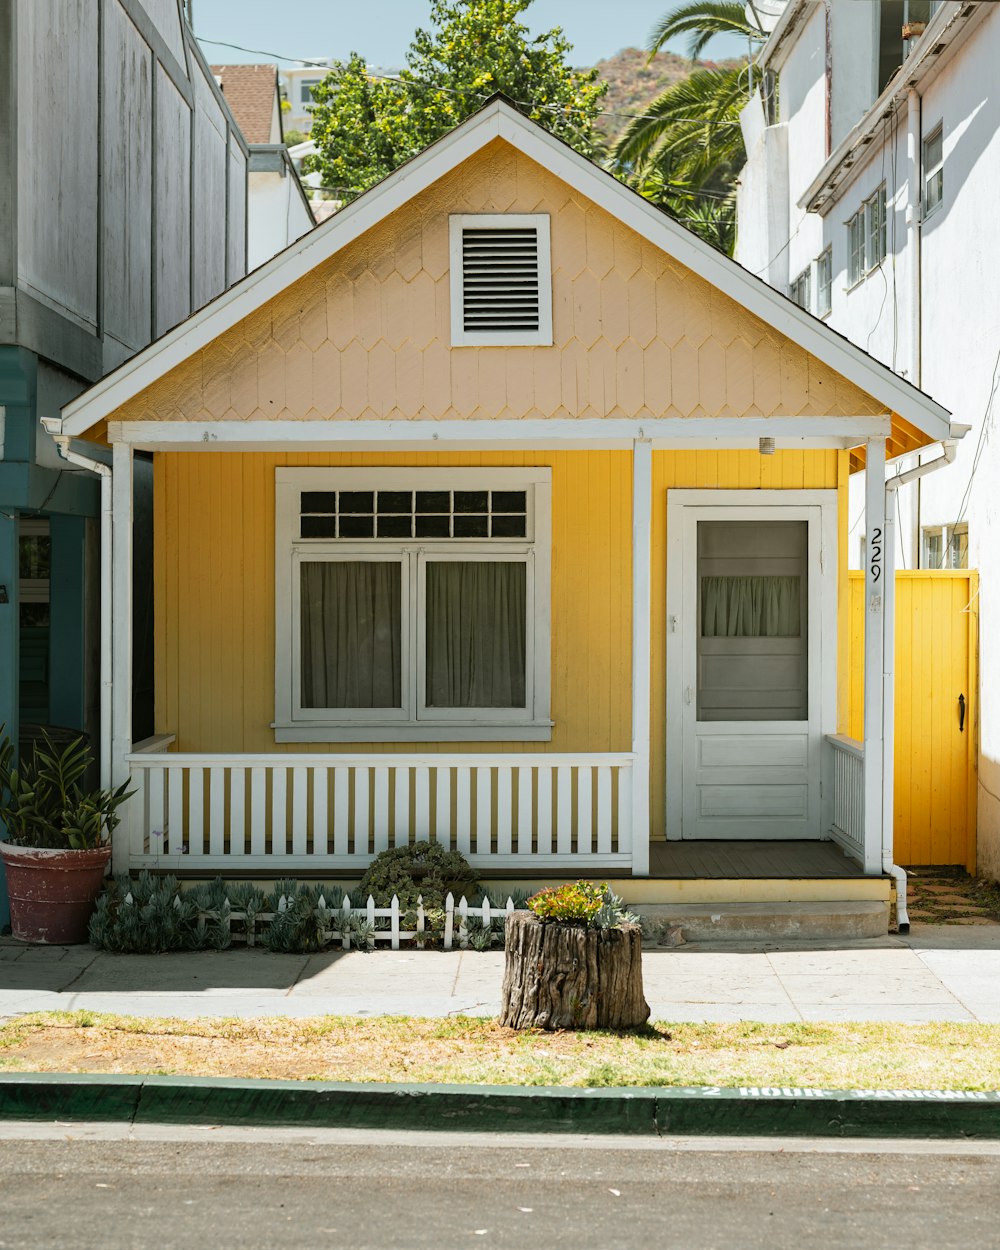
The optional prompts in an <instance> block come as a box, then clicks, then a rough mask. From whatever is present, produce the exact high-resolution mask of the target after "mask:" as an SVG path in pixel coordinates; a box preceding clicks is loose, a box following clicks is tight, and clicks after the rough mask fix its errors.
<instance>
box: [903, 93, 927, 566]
mask: <svg viewBox="0 0 1000 1250" xmlns="http://www.w3.org/2000/svg"><path fill="white" fill-rule="evenodd" d="M921 129H922V117H921V99H920V92H919V91H917V90H916V88H915V87H911V88H910V89H909V91H907V93H906V233H907V242H908V244H909V259H910V265H909V269H910V273H909V280H910V374H909V380H910V381H911V382H912V383H913V385H914V386H920V385H921V384H922V380H923V359H922V351H921V347H922V344H921V331H922V316H923V309H922V300H921V296H922V291H921V277H922V272H923V271H922V268H921V265H922V261H921V255H920V245H921V238H920V217H921V198H922V195H921V190H922V189H921V183H920V158H921V151H920V142H921ZM917 463H918V464H919V463H920V456H919V454H918V455H917ZM916 495H917V498H916V505H915V507H914V510H913V511H914V521H913V525H914V534H913V553H914V559H913V567H914V568H917V569H919V568H920V555H921V546H922V544H921V542H920V502H921V500H920V481H919V478H918V480H917V490H916Z"/></svg>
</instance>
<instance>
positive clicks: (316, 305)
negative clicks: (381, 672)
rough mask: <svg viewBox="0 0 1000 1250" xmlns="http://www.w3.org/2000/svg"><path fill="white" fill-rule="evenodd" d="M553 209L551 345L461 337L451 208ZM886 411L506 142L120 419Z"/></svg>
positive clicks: (444, 180) (459, 171)
mask: <svg viewBox="0 0 1000 1250" xmlns="http://www.w3.org/2000/svg"><path fill="white" fill-rule="evenodd" d="M479 212H482V213H498V212H511V213H548V214H550V216H551V218H552V267H553V274H552V283H553V289H552V293H553V322H554V346H553V347H512V348H499V347H488V348H476V347H466V348H452V347H451V346H450V335H451V326H450V310H449V290H448V285H449V274H448V264H449V257H448V218H449V215H450V214H453V213H479ZM880 411H884V408H883V407H882V405H880V404H877V403H875V402H874V401H873V400H872V399H871V398H870V397H869V396H868V395H866V394H865V393H864V392H862V391H860V390H859V389H858V388H857V387H855V386H853V385H852V384H850V383H848V382H846V381H844V380H843V379H842V378H841V377H840V376H839V375H838V374H836V373H835V372H834V371H833V370H831V369H830V368H829V367H827V366H826V365H824V364H822V363H821V362H819V361H818V360H816V359H815V358H814V357H811V356H810V355H809V354H808V353H807V352H805V351H803V350H802V349H801V348H800V347H797V346H796V345H794V344H792V343H790V342H789V341H788V340H786V339H784V338H783V337H782V336H781V335H780V334H778V333H776V332H775V331H773V330H772V329H770V328H769V327H768V326H767V325H766V324H765V323H764V322H763V321H761V320H760V319H759V318H757V317H754V316H752V315H751V314H749V313H747V312H746V311H745V310H744V309H743V308H742V307H741V306H740V305H738V304H736V303H735V302H734V301H733V300H731V299H729V297H727V296H725V295H722V294H720V293H719V292H718V291H717V290H715V289H714V288H713V287H711V286H710V285H709V284H708V283H706V282H705V281H704V280H703V279H701V278H698V277H697V276H696V275H694V274H693V273H691V272H690V271H689V270H687V269H685V268H684V267H683V266H681V265H680V264H678V263H677V262H675V261H673V260H671V259H670V258H669V257H668V256H666V255H665V254H664V253H663V252H661V251H659V249H657V248H655V247H653V246H652V245H650V244H648V243H646V242H645V241H644V240H642V239H640V238H639V236H638V235H636V234H635V233H634V232H633V231H631V230H629V229H628V228H627V227H625V226H622V225H621V224H620V223H619V222H617V220H616V219H615V218H613V217H612V216H610V215H609V214H608V213H606V212H605V211H604V210H602V209H599V208H597V207H596V206H594V205H593V204H592V203H590V202H589V201H587V200H586V199H584V198H583V197H581V196H580V195H578V194H577V193H576V192H573V191H571V189H570V188H568V187H567V186H566V185H565V184H564V183H563V182H561V181H560V180H559V179H558V178H556V177H555V176H554V175H552V174H550V173H548V172H547V171H546V170H544V169H542V168H541V167H540V166H539V165H537V164H535V163H534V162H533V161H531V160H529V159H528V158H527V157H525V156H523V155H521V154H519V153H517V152H516V151H515V150H514V149H513V148H511V147H510V146H509V145H507V144H506V143H504V142H503V141H502V140H496V141H494V142H493V143H491V144H490V145H488V146H487V147H486V148H485V149H484V150H483V151H482V152H480V153H479V154H478V155H476V156H474V157H472V158H470V159H469V160H468V161H467V162H466V163H465V164H464V165H462V166H460V167H459V168H458V169H456V170H454V171H453V172H452V173H451V174H449V175H448V176H446V177H444V178H442V179H441V180H440V181H439V182H437V183H436V184H435V185H434V186H433V187H431V188H429V189H428V190H427V191H425V192H423V193H421V194H420V195H418V196H416V197H415V198H414V199H413V200H412V201H410V203H409V204H407V205H406V206H404V207H403V208H401V209H399V210H398V211H397V212H396V213H395V214H393V215H392V216H390V217H389V218H387V219H386V221H384V222H383V223H382V224H381V225H379V226H377V227H375V228H373V229H372V230H370V231H369V232H368V233H367V234H366V235H364V236H363V237H362V238H361V239H359V240H358V241H356V242H355V243H354V244H352V245H351V246H350V247H348V248H346V249H345V250H344V252H343V253H342V254H340V255H337V256H335V257H333V258H332V259H331V260H330V261H328V262H326V263H325V264H324V265H322V266H320V267H319V268H318V269H317V270H315V271H314V272H313V273H312V274H310V275H309V276H307V277H306V278H304V279H302V280H301V281H300V282H298V283H297V284H296V285H295V286H293V287H292V288H290V289H289V290H288V291H286V292H285V293H284V294H282V295H281V296H279V297H277V298H276V299H275V300H273V301H272V302H271V303H270V304H267V305H265V306H264V307H263V308H261V309H260V310H258V311H257V312H256V313H254V314H253V315H252V316H251V317H249V318H248V319H247V320H246V321H245V322H243V323H242V324H241V325H239V326H237V327H235V328H234V329H232V330H230V331H228V332H227V333H225V334H224V335H222V336H221V337H220V338H219V339H218V340H216V342H215V343H213V344H212V345H210V346H209V347H208V348H206V349H205V350H204V351H202V352H201V353H199V354H198V355H197V356H196V357H194V358H192V359H191V360H189V361H188V362H186V363H185V364H183V365H180V366H178V367H177V368H176V369H175V370H173V371H172V372H171V373H169V374H168V375H167V376H166V377H165V378H163V379H161V380H160V381H159V382H157V383H156V384H155V385H154V386H152V387H150V388H148V389H147V390H146V391H145V392H143V393H142V394H140V395H139V396H137V397H136V398H135V400H133V401H131V402H130V403H129V404H128V405H126V406H125V407H124V408H122V409H120V410H119V411H118V412H117V413H116V414H115V417H114V419H117V420H134V419H157V420H164V419H171V418H173V419H177V420H232V421H244V420H266V419H270V418H280V419H284V420H287V419H303V420H325V419H334V420H351V419H357V418H366V419H378V418H384V419H390V418H391V419H401V418H405V419H425V420H436V419H442V418H451V419H453V418H475V419H483V420H488V419H489V418H491V417H502V418H521V417H533V418H538V417H562V418H566V417H571V418H572V417H603V416H610V417H625V416H639V417H649V416H653V415H655V416H673V417H676V416H724V417H739V416H768V415H784V416H799V415H807V416H808V415H826V414H831V413H834V414H837V413H840V414H845V415H860V414H867V413H872V412H880Z"/></svg>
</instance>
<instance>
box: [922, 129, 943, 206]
mask: <svg viewBox="0 0 1000 1250" xmlns="http://www.w3.org/2000/svg"><path fill="white" fill-rule="evenodd" d="M933 143H939V144H940V145H941V154H940V156H939V157H938V159H937V161H936V162H935V163H934V164H933V165H931V166H930V168H928V165H927V149H928V148H929V147H930V146H931V144H933ZM920 157H921V165H922V166H923V177H922V192H923V202H922V204H921V210H922V211H921V220H923V221H926V220H927V218H928V217H930V216H931V215H932V214H933V213H936V212H937V210H938V209H939V208H940V207H941V205H942V204H943V203H944V124H943V123H942V122H938V124H937V125H936V126H935V127H934V129H933V130H932V131H931V132H930V134H929V135H928V136H927V138H926V139H924V141H923V143H922V144H921V145H920ZM935 180H936V183H937V192H936V194H937V199H936V200H935V201H934V203H933V204H929V203H928V200H929V194H928V188H929V187H930V186H931V184H932V182H934V181H935Z"/></svg>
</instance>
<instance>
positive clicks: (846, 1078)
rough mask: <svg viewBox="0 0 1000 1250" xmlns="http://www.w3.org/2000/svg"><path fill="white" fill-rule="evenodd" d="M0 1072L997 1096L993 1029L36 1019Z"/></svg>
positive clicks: (11, 1036)
mask: <svg viewBox="0 0 1000 1250" xmlns="http://www.w3.org/2000/svg"><path fill="white" fill-rule="evenodd" d="M0 1069H3V1070H6V1071H20V1072H118V1073H146V1074H148V1073H162V1074H170V1075H179V1076H195V1075H198V1076H229V1077H270V1078H281V1079H296V1080H329V1081H400V1082H423V1081H429V1082H443V1083H453V1084H467V1083H473V1084H487V1085H572V1086H612V1085H720V1086H741V1085H793V1086H800V1085H805V1086H814V1087H825V1088H830V1089H856V1088H865V1089H868V1088H895V1089H903V1088H918V1089H924V1088H931V1089H970V1090H971V1089H998V1088H1000V1026H995V1025H987V1024H932V1025H907V1024H786V1025H780V1026H778V1025H768V1024H754V1023H743V1024H671V1025H663V1024H660V1025H656V1026H654V1027H650V1028H648V1029H647V1030H645V1031H643V1032H641V1033H637V1034H614V1033H598V1032H594V1033H570V1032H565V1033H539V1032H522V1033H518V1032H515V1031H513V1030H511V1029H503V1028H500V1027H499V1026H498V1025H497V1024H495V1023H493V1022H492V1021H488V1020H480V1019H471V1018H467V1017H457V1018H450V1019H445V1020H427V1019H411V1018H407V1017H379V1018H377V1019H367V1018H358V1017H350V1016H322V1017H317V1018H313V1019H308V1020H290V1019H279V1020H274V1019H266V1020H144V1019H137V1018H134V1017H129V1016H113V1015H99V1014H96V1013H90V1012H69V1013H67V1012H44V1013H39V1014H36V1015H30V1016H23V1017H21V1018H20V1019H18V1020H16V1021H13V1022H11V1023H10V1024H7V1025H4V1026H2V1027H0Z"/></svg>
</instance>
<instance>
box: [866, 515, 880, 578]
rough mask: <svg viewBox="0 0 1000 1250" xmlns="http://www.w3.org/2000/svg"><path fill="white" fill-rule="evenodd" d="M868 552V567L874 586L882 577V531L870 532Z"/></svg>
mask: <svg viewBox="0 0 1000 1250" xmlns="http://www.w3.org/2000/svg"><path fill="white" fill-rule="evenodd" d="M868 551H869V563H868V567H869V569H870V571H871V575H872V585H873V586H874V585H875V584H876V583H877V582H878V580H879V578H880V577H881V576H882V531H881V530H880V529H874V530H872V540H871V543H870V544H869V547H868Z"/></svg>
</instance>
